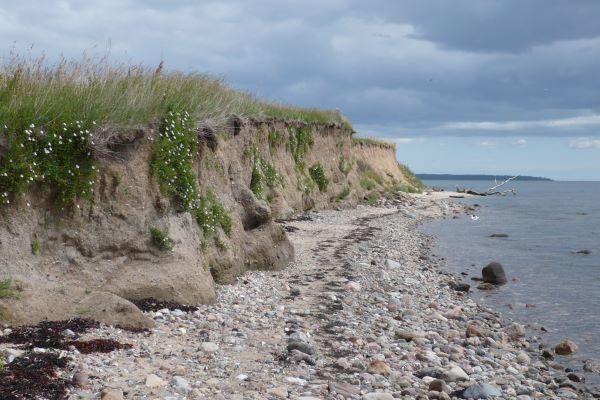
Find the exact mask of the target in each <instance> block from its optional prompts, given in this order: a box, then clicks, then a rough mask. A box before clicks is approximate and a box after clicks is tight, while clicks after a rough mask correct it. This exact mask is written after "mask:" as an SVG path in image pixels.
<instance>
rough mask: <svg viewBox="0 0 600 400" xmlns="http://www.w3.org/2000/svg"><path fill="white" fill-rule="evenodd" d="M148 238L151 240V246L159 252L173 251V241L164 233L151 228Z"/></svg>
mask: <svg viewBox="0 0 600 400" xmlns="http://www.w3.org/2000/svg"><path fill="white" fill-rule="evenodd" d="M150 238H151V239H152V244H153V245H154V246H156V248H157V249H159V250H160V251H172V250H173V240H171V238H169V236H168V235H167V233H166V232H165V231H163V230H161V229H159V228H156V227H151V228H150Z"/></svg>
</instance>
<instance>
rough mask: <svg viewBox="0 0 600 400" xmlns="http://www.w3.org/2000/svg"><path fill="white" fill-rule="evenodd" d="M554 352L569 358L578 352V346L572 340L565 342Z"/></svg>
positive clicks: (557, 346) (555, 348)
mask: <svg viewBox="0 0 600 400" xmlns="http://www.w3.org/2000/svg"><path fill="white" fill-rule="evenodd" d="M554 352H555V353H556V354H558V355H561V356H568V355H571V354H573V353H576V352H577V344H576V343H575V342H573V341H572V340H568V339H567V340H563V341H562V342H560V343H559V344H557V345H556V347H554Z"/></svg>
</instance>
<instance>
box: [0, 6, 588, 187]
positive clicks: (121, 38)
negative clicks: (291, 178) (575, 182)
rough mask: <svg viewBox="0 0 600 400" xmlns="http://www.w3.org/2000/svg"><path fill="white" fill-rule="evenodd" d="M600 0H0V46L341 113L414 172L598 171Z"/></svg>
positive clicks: (575, 175)
mask: <svg viewBox="0 0 600 400" xmlns="http://www.w3.org/2000/svg"><path fill="white" fill-rule="evenodd" d="M599 19H600V1H598V0H576V1H572V0H564V1H563V0H495V1H493V0H452V1H448V0H439V1H435V0H429V1H426V0H387V1H385V0H370V1H360V0H298V1H286V0H245V1H242V0H239V1H234V0H231V1H229V0H222V1H192V0H181V1H177V0H172V1H164V0H162V1H158V0H146V1H141V0H139V1H138V0H96V1H94V2H91V1H83V0H79V1H66V0H65V1H53V2H40V1H33V0H19V1H13V0H10V1H7V0H0V44H1V47H0V55H7V54H8V52H9V51H10V50H11V49H13V48H16V49H18V50H19V52H23V51H26V50H27V49H28V48H30V47H31V46H32V45H33V48H34V52H39V51H44V52H45V53H46V54H47V56H48V57H50V58H56V57H57V56H58V55H59V54H61V53H63V54H65V55H67V56H69V57H71V56H72V57H79V56H80V55H81V54H82V53H83V52H84V51H87V52H88V53H91V54H99V55H104V54H106V52H107V51H110V54H111V59H113V60H115V61H127V62H129V61H130V62H133V63H140V62H142V63H145V64H148V65H158V63H159V62H160V61H161V59H164V60H165V67H166V68H167V69H177V70H185V71H189V70H195V71H202V72H209V73H212V74H215V75H219V76H222V77H224V78H225V79H226V80H227V81H228V82H229V83H230V84H231V85H233V86H234V87H238V88H242V89H245V90H249V91H251V92H253V93H255V94H257V95H259V96H262V97H267V98H269V99H272V100H278V101H283V102H287V103H293V104H298V105H304V106H316V107H327V108H339V109H340V110H342V112H343V113H344V114H345V115H347V116H348V117H349V118H350V119H351V120H352V121H353V123H354V126H355V128H356V130H357V131H358V132H359V133H360V134H363V135H368V136H377V137H381V138H389V139H392V140H395V141H396V142H397V143H398V158H399V159H400V161H402V162H404V163H406V164H408V165H409V166H410V167H411V168H412V169H413V170H415V171H416V172H437V173H491V174H504V173H508V174H511V173H520V174H528V175H544V176H549V177H551V178H556V179H586V180H600V23H599V22H598V21H599Z"/></svg>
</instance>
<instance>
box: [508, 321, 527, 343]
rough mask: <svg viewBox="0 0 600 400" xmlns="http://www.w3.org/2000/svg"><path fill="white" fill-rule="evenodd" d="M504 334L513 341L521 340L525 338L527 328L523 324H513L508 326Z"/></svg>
mask: <svg viewBox="0 0 600 400" xmlns="http://www.w3.org/2000/svg"><path fill="white" fill-rule="evenodd" d="M504 333H506V334H507V335H508V337H510V338H511V339H513V340H514V339H518V338H521V337H523V336H525V333H526V331H525V326H523V325H521V324H517V323H516V322H515V323H512V324H510V325H508V326H507V327H506V328H504Z"/></svg>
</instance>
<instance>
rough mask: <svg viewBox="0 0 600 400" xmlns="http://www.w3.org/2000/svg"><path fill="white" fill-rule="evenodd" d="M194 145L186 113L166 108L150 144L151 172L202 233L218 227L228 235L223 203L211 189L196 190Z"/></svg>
mask: <svg viewBox="0 0 600 400" xmlns="http://www.w3.org/2000/svg"><path fill="white" fill-rule="evenodd" d="M197 147H198V139H197V135H196V131H195V130H194V124H193V121H192V119H191V116H190V114H189V113H187V112H175V111H169V113H168V115H167V117H166V118H164V119H163V121H162V123H161V128H160V134H159V137H158V139H157V140H156V141H155V143H154V145H153V147H152V154H153V158H152V162H151V168H152V173H153V174H154V176H156V177H157V179H158V181H159V183H160V184H161V187H162V189H163V191H164V192H166V193H167V194H168V195H170V196H171V197H173V198H174V199H175V200H176V201H178V202H179V203H180V204H181V206H182V207H183V208H184V209H185V210H186V211H189V212H190V213H191V214H192V215H193V216H194V217H195V218H196V220H197V221H198V224H199V225H200V227H201V228H202V231H203V232H204V234H205V235H212V234H214V233H215V232H216V230H217V229H218V228H219V227H220V228H221V229H223V231H224V232H225V233H226V234H227V235H228V236H230V235H231V218H230V217H229V215H228V214H227V212H226V211H225V209H224V208H223V205H222V204H221V203H220V202H219V201H218V200H217V198H216V197H215V195H214V194H213V193H212V192H210V191H208V192H207V193H206V194H200V193H199V192H198V188H197V185H196V182H197V177H196V175H195V174H194V170H193V158H194V156H195V154H196V150H197Z"/></svg>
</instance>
